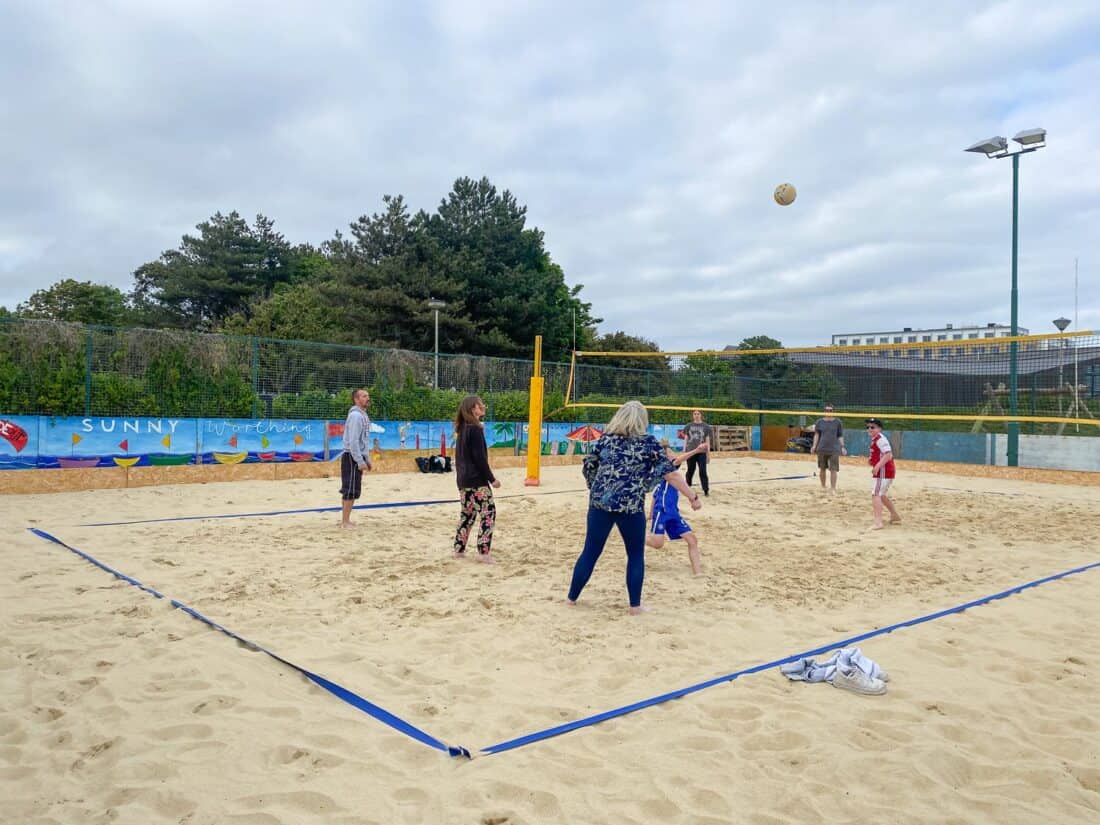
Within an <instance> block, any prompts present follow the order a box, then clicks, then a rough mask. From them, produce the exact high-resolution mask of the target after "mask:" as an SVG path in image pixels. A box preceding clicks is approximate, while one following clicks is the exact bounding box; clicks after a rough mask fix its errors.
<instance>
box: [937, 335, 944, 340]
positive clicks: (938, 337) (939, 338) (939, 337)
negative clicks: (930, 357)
mask: <svg viewBox="0 0 1100 825" xmlns="http://www.w3.org/2000/svg"><path fill="white" fill-rule="evenodd" d="M936 340H937V341H946V340H947V336H946V335H937V336H936Z"/></svg>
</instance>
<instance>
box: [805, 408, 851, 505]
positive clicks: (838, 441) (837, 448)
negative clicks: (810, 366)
mask: <svg viewBox="0 0 1100 825" xmlns="http://www.w3.org/2000/svg"><path fill="white" fill-rule="evenodd" d="M810 452H811V453H814V454H816V455H817V468H818V470H819V471H820V472H819V475H820V476H821V489H822V490H824V489H825V471H826V470H828V471H829V476H830V482H831V487H830V490H831V492H832V493H833V495H836V475H837V472H838V471H839V470H840V457H841V456H842V455H848V451H847V450H846V449H845V448H844V425H842V424H841V423H840V419H839V418H833V405H832V404H826V405H825V416H824V417H823V418H819V419H817V423H816V424H814V444H813V446H812V447H811V448H810Z"/></svg>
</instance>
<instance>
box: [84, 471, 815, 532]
mask: <svg viewBox="0 0 1100 825" xmlns="http://www.w3.org/2000/svg"><path fill="white" fill-rule="evenodd" d="M802 478H812V476H809V475H802V476H775V477H773V478H746V479H735V480H732V481H716V482H714V484H712V485H711V486H712V487H713V486H715V485H718V484H754V483H757V482H761V481H793V480H795V479H802ZM584 492H587V490H585V489H584V488H578V489H575V490H551V491H549V492H546V493H509V494H507V495H503V496H496V498H497V499H508V498H539V497H541V496H558V495H562V494H563V493H584ZM456 503H458V499H457V498H440V499H427V500H424V501H383V502H378V503H375V504H357V505H355V507H354V508H353V509H355V510H396V509H398V508H401V507H435V506H438V505H440V504H456ZM338 512H340V508H339V507H306V508H303V509H300V510H267V511H264V512H257V513H221V514H217V515H207V516H168V517H166V518H147V519H137V520H135V521H100V522H94V523H91V524H78V525H77V527H123V526H126V525H130V524H159V523H163V522H169V521H204V520H207V519H210V520H213V519H229V518H265V517H271V516H296V515H301V514H302V513H338Z"/></svg>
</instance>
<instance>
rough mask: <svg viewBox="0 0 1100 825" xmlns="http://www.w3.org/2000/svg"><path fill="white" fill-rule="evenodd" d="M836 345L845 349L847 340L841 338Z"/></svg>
mask: <svg viewBox="0 0 1100 825" xmlns="http://www.w3.org/2000/svg"><path fill="white" fill-rule="evenodd" d="M837 343H838V344H839V345H840V346H842V347H846V346H848V339H847V338H841V339H840V340H839V341H837Z"/></svg>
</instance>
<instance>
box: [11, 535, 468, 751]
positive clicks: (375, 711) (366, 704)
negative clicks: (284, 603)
mask: <svg viewBox="0 0 1100 825" xmlns="http://www.w3.org/2000/svg"><path fill="white" fill-rule="evenodd" d="M27 529H28V530H29V531H30V532H32V533H34V534H35V535H36V536H38V537H39V538H42V539H45V540H46V541H50V542H53V543H54V544H58V545H60V546H62V547H64V548H65V549H66V550H71V551H72V552H73V553H76V555H78V556H80V558H82V559H84V560H85V561H87V562H91V563H92V564H94V565H95V566H96V567H98V568H99V569H100V570H104V571H106V572H108V573H110V574H111V575H112V576H115V577H117V578H119V579H122V581H124V582H126V583H128V584H132V585H133V586H134V587H137V588H138V589H140V590H143V591H145V592H146V593H148V594H150V595H152V596H156V597H157V598H158V599H166V598H168V597H166V596H164V595H163V594H161V593H158V592H157V591H156V590H154V589H153V588H151V587H146V586H145V585H143V584H142V583H141V582H139V581H138V580H137V579H133V578H130V577H129V576H127V575H125V574H123V573H120V572H119V571H117V570H115V569H114V568H113V567H110V566H108V565H106V564H104V563H103V562H101V561H99V560H98V559H96V558H94V557H92V556H90V555H89V554H87V553H85V552H84V551H83V550H78V549H77V548H75V547H73V546H72V545H70V544H66V543H65V542H63V541H62V540H61V539H59V538H57V537H56V536H53V535H50V534H49V533H47V532H46V531H45V530H39V529H38V528H37V527H28V528H27ZM168 602H169V603H170V604H171V605H172V607H175V608H178V609H179V610H182V611H183V612H184V613H186V614H187V615H189V616H190V617H191V618H193V619H198V620H199V621H200V622H202V623H203V624H205V625H208V626H209V627H212V628H213V629H214V630H218V631H220V632H222V633H224V634H225V635H226V636H228V637H229V638H231V639H235V640H236V641H238V642H240V643H241V644H243V645H244V646H245V647H247V648H249V649H250V650H255V651H258V652H260V653H266V654H267V655H268V656H270V657H271V658H272V659H274V660H275V661H277V662H282V663H283V664H284V665H286V666H288V667H291V668H293V669H294V670H296V671H298V672H299V673H301V674H302V675H303V676H305V677H306V678H307V679H309V680H310V681H311V682H313V683H314V684H316V685H319V686H320V687H322V688H324V689H325V690H327V691H328V692H329V693H331V694H332V695H333V696H335V697H336V698H338V699H340V700H342V701H344V702H346V703H347V704H349V705H351V706H352V707H354V708H357V709H358V710H361V711H363V713H366V714H367V715H369V716H372V717H373V718H375V719H377V720H378V721H379V722H382V723H383V724H384V725H388V726H389V727H391V728H393V729H394V730H396V731H399V732H401V733H403V734H405V735H406V736H409V737H411V738H413V739H415V740H416V741H417V742H420V743H422V744H424V745H427V746H428V747H431V748H435V749H436V750H439V751H443V752H444V753H446V754H448V755H449V756H455V757H458V756H464V757H466V758H470V752H469V751H468V750H467V749H466V748H464V747H462V746H460V745H457V746H456V745H447V744H445V743H443V742H441V741H440V740H438V739H436V738H435V737H434V736H432V735H431V734H429V733H425V732H424V731H422V730H420V728H418V727H416V726H414V725H411V724H409V723H408V722H406V721H405V720H404V719H401V718H400V717H398V716H395V715H394V714H392V713H390V712H389V711H388V710H386V709H385V708H382V707H380V706H378V705H376V704H374V703H373V702H370V701H368V700H367V699H364V698H363V697H362V696H360V695H359V694H358V693H355V692H354V691H351V690H348V689H347V688H345V687H343V686H342V685H338V684H336V683H335V682H330V681H329V680H328V679H326V678H325V677H324V676H319V675H318V674H316V673H314V672H313V671H310V670H306V668H304V667H302V666H301V665H296V664H294V662H291V661H290V660H289V659H284V658H283V657H282V656H280V655H278V654H277V653H272V652H271V651H270V650H268V649H267V648H266V647H263V646H262V645H258V644H256V643H255V642H253V641H250V640H249V639H246V638H244V637H243V636H239V635H237V634H236V633H234V632H233V631H232V630H230V629H229V628H227V627H224V626H222V625H220V624H218V623H217V622H215V621H213V620H212V619H208V618H207V617H206V616H204V615H202V614H201V613H199V611H197V610H195V609H194V608H193V607H188V606H187V605H186V604H184V603H183V602H180V601H177V600H176V599H168Z"/></svg>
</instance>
